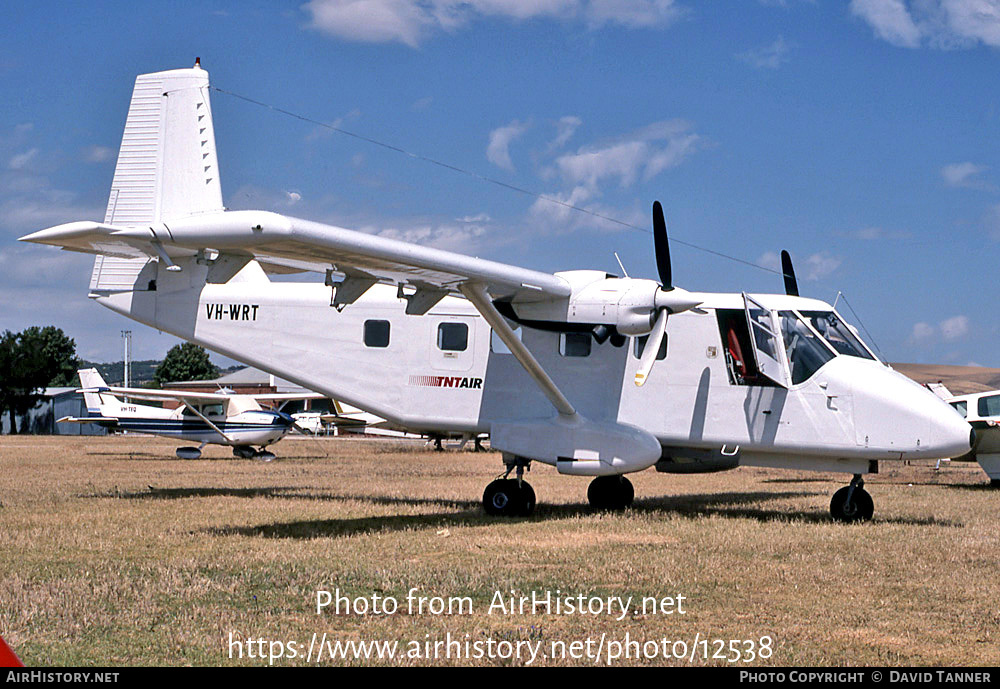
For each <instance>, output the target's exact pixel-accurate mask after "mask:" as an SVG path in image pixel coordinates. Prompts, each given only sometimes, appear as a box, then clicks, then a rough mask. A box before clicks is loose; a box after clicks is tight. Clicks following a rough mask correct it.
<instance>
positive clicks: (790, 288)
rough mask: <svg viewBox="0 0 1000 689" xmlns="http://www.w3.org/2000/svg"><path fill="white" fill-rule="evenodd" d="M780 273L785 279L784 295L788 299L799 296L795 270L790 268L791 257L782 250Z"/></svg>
mask: <svg viewBox="0 0 1000 689" xmlns="http://www.w3.org/2000/svg"><path fill="white" fill-rule="evenodd" d="M781 272H782V275H783V276H784V278H785V294H787V295H788V296H790V297H797V296H799V283H798V282H797V281H796V279H795V269H794V268H792V257H791V255H789V253H788V252H787V251H785V250H784V249H782V250H781Z"/></svg>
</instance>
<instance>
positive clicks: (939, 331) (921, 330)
mask: <svg viewBox="0 0 1000 689" xmlns="http://www.w3.org/2000/svg"><path fill="white" fill-rule="evenodd" d="M968 334H969V317H968V316H961V315H960V316H953V317H951V318H947V319H945V320H943V321H941V322H940V323H938V325H937V327H935V326H933V325H931V324H929V323H923V322H921V323H916V324H914V326H913V332H912V333H911V334H910V338H909V343H910V344H911V345H913V344H930V343H932V342H935V341H937V340H938V339H939V338H938V336H940V339H942V340H944V341H946V342H954V341H955V340H960V339H962V338H963V337H965V336H966V335H968Z"/></svg>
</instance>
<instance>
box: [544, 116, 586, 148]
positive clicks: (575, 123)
mask: <svg viewBox="0 0 1000 689" xmlns="http://www.w3.org/2000/svg"><path fill="white" fill-rule="evenodd" d="M582 124H583V120H581V119H580V118H579V117H576V116H574V115H566V116H565V117H560V118H559V122H558V123H556V138H554V139H553V140H552V141H550V142H549V146H548V150H549V151H554V150H556V149H559V148H562V147H563V146H565V145H566V142H567V141H569V140H570V139H571V138H573V135H574V134H576V130H577V129H579V128H580V125H582Z"/></svg>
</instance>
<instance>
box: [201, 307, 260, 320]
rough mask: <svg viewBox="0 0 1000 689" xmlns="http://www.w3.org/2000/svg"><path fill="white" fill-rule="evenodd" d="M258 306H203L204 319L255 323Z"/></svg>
mask: <svg viewBox="0 0 1000 689" xmlns="http://www.w3.org/2000/svg"><path fill="white" fill-rule="evenodd" d="M259 308H260V304H205V317H206V318H208V320H210V321H224V320H230V321H255V320H257V309H259Z"/></svg>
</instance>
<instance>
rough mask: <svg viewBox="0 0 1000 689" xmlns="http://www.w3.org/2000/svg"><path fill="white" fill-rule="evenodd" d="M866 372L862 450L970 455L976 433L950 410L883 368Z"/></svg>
mask: <svg viewBox="0 0 1000 689" xmlns="http://www.w3.org/2000/svg"><path fill="white" fill-rule="evenodd" d="M864 363H866V364H872V365H869V366H867V367H865V370H864V371H861V370H859V371H855V373H856V374H861V373H863V374H864V375H863V377H860V378H859V379H860V380H863V381H864V383H863V384H857V385H855V423H856V433H857V440H858V444H859V445H863V446H866V447H870V448H872V449H879V450H883V451H889V452H891V453H895V452H899V453H900V456H901V458H903V459H948V458H952V457H960V456H962V455H964V454H966V453H967V452H968V451H969V449H970V448H971V447H972V441H973V440H974V438H975V434H974V432H973V430H972V427H971V426H970V425H969V424H968V423H967V422H966V421H965V419H963V418H962V417H961V416H960V415H959V414H958V413H957V412H956V411H955V410H954V409H952V407H951V406H950V405H948V404H947V403H945V402H944V401H943V400H941V399H940V398H939V397H938V396H937V395H935V394H934V393H933V392H931V391H930V390H928V389H927V388H925V387H923V386H922V385H919V384H917V383H915V382H913V381H912V380H910V379H909V378H907V377H906V376H904V375H902V374H901V373H898V372H896V371H893V370H891V369H889V368H886V367H884V366H881V365H878V364H873V362H864ZM876 366H878V368H876Z"/></svg>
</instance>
